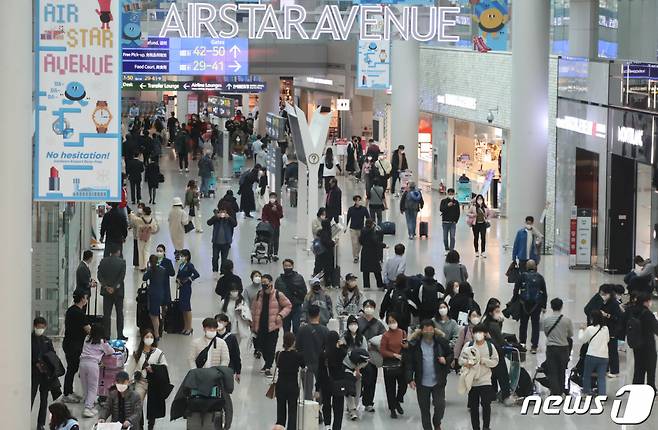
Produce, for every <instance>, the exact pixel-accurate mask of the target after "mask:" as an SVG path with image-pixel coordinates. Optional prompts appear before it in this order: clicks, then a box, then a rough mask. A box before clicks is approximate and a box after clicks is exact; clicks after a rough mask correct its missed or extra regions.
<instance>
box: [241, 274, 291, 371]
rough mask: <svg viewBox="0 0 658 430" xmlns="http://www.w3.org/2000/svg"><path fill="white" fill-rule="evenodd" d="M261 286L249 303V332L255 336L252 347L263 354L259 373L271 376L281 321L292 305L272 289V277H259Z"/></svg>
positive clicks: (266, 275)
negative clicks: (262, 363) (262, 362)
mask: <svg viewBox="0 0 658 430" xmlns="http://www.w3.org/2000/svg"><path fill="white" fill-rule="evenodd" d="M261 285H262V288H261V291H259V292H258V294H256V299H255V300H254V301H253V302H252V303H251V316H252V318H251V331H252V332H253V333H255V335H256V339H255V340H254V346H255V347H257V348H258V350H259V351H261V352H262V353H263V358H264V360H265V363H264V365H263V368H262V369H261V372H263V373H264V374H265V376H272V363H273V362H274V351H275V350H276V343H277V340H278V339H279V330H280V329H281V327H282V326H283V319H284V318H285V317H287V316H288V314H289V313H290V311H291V309H292V304H291V303H290V300H288V298H287V297H286V296H285V295H284V294H282V293H280V292H279V291H276V290H275V289H274V283H273V282H272V276H270V275H269V274H267V273H266V274H264V275H263V276H262V277H261Z"/></svg>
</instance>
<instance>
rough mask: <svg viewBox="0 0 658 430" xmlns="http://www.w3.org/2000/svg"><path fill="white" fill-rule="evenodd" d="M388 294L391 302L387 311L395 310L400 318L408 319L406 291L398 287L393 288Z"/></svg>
mask: <svg viewBox="0 0 658 430" xmlns="http://www.w3.org/2000/svg"><path fill="white" fill-rule="evenodd" d="M389 294H390V295H391V296H390V297H391V304H390V306H389V308H388V312H389V313H391V312H395V314H397V315H398V317H399V318H400V319H401V320H403V321H409V320H410V319H411V312H410V309H409V301H408V297H407V293H406V292H405V291H403V290H400V289H398V288H394V289H392V290H391V292H390V293H389ZM403 321H400V322H403Z"/></svg>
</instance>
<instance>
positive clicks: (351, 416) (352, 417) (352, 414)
mask: <svg viewBox="0 0 658 430" xmlns="http://www.w3.org/2000/svg"><path fill="white" fill-rule="evenodd" d="M350 419H351V420H352V421H356V420H358V419H359V414H357V413H356V411H352V412H350Z"/></svg>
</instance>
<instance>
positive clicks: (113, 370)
mask: <svg viewBox="0 0 658 430" xmlns="http://www.w3.org/2000/svg"><path fill="white" fill-rule="evenodd" d="M108 343H109V344H110V345H111V346H112V348H114V353H113V354H110V355H105V356H103V358H101V363H100V369H99V373H98V397H100V398H101V399H104V398H106V397H107V395H108V392H109V389H110V387H111V386H112V385H114V383H115V382H116V376H117V373H119V372H121V371H123V368H124V366H125V365H126V361H127V360H128V348H126V343H125V342H124V341H122V340H112V341H110V342H108Z"/></svg>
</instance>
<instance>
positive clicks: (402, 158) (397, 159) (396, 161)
mask: <svg viewBox="0 0 658 430" xmlns="http://www.w3.org/2000/svg"><path fill="white" fill-rule="evenodd" d="M408 169H409V164H408V163H407V156H406V155H404V145H400V146H398V149H396V150H395V151H393V158H392V160H391V173H392V178H391V192H392V193H395V183H396V182H397V181H398V179H400V172H401V171H403V170H408Z"/></svg>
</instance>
